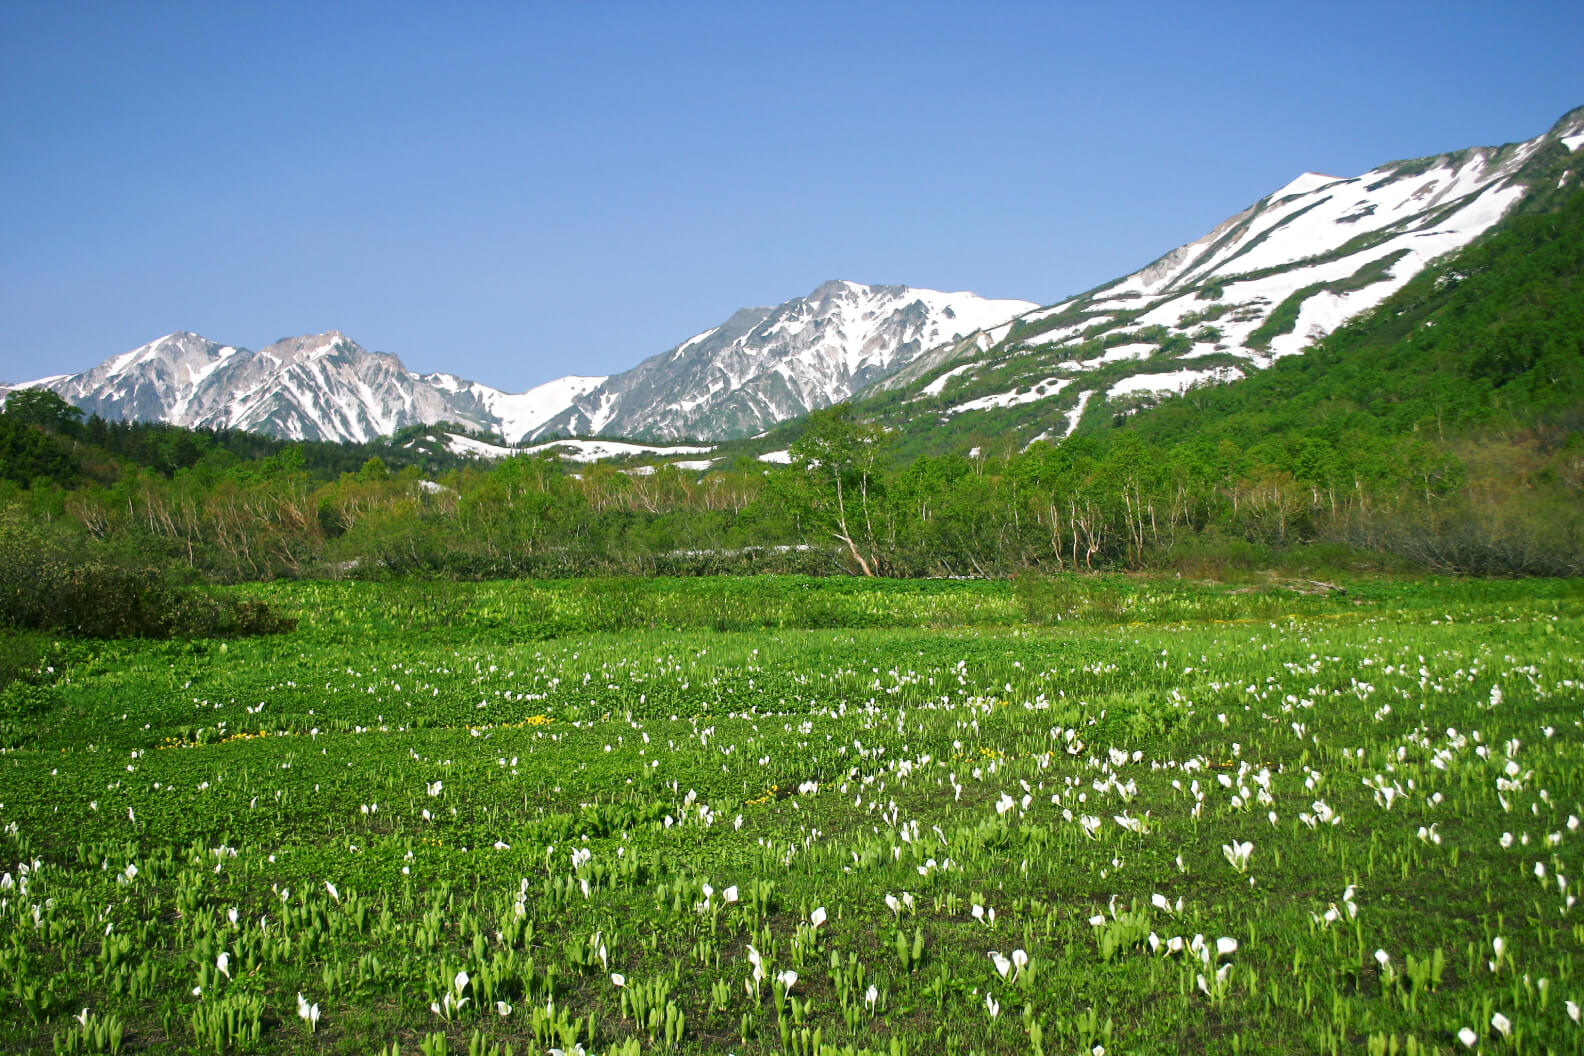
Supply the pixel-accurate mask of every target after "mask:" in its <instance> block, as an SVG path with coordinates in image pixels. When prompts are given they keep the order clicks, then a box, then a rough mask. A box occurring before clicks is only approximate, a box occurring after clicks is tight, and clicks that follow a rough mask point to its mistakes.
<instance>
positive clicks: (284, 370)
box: [27, 330, 603, 441]
mask: <svg viewBox="0 0 1584 1056" xmlns="http://www.w3.org/2000/svg"><path fill="white" fill-rule="evenodd" d="M602 380H603V379H601V378H563V379H561V380H560V381H558V382H554V383H552V384H551V385H550V386H542V387H541V389H535V390H532V391H530V392H527V393H522V394H520V395H510V394H507V393H503V392H500V391H499V390H496V389H492V388H489V387H488V386H485V385H478V384H476V383H474V382H470V381H465V380H463V379H461V378H457V377H455V376H453V375H450V374H415V373H413V372H412V371H409V370H408V369H407V368H406V367H404V366H403V365H402V362H401V360H399V359H397V358H396V357H395V356H392V355H387V354H385V353H382V352H369V351H367V350H366V349H364V348H362V347H361V346H360V345H358V344H357V342H355V341H353V340H351V339H350V338H348V337H347V336H346V335H345V334H342V333H340V332H338V331H334V330H332V331H330V332H328V333H324V334H318V335H314V336H311V337H293V338H286V339H284V340H281V341H277V342H275V343H274V344H273V345H270V346H269V347H268V348H265V349H262V350H260V351H258V352H252V351H249V350H248V349H245V348H239V347H237V346H235V345H222V344H219V343H218V342H215V341H210V340H209V339H207V338H204V337H200V336H199V335H197V334H193V333H186V332H180V333H174V334H169V335H167V336H165V337H162V338H160V339H159V340H157V341H152V342H150V343H149V344H146V345H143V346H141V347H139V348H135V349H133V350H132V351H130V352H126V353H123V354H121V355H119V356H116V357H114V358H112V359H109V360H106V361H105V362H104V363H101V364H100V365H99V366H97V367H95V368H93V369H92V370H89V371H86V372H84V373H82V374H72V375H63V376H60V377H54V378H42V379H40V380H38V381H35V382H29V383H27V385H28V386H29V387H35V386H38V387H44V388H49V389H52V390H54V391H55V392H58V393H60V395H61V396H62V397H64V398H65V399H67V400H68V401H70V402H71V403H74V404H76V405H77V406H79V407H81V408H83V410H85V411H88V412H89V413H91V414H97V415H99V416H100V417H103V418H106V419H110V420H130V419H138V420H144V421H165V422H171V423H172V424H175V425H184V426H190V427H199V428H215V429H247V430H251V431H254V432H260V433H269V434H271V435H274V436H280V437H284V438H286V439H290V440H303V439H316V440H340V441H364V440H369V439H372V438H373V437H376V436H383V435H387V434H389V433H393V432H395V431H396V430H397V429H400V428H402V427H403V426H408V425H417V424H428V423H432V422H437V421H450V422H457V423H459V424H461V425H465V426H468V427H470V428H473V429H480V430H487V431H492V430H495V429H498V428H499V427H500V426H501V424H502V422H503V421H510V422H512V423H513V424H514V425H515V426H517V427H519V428H522V429H524V430H526V429H529V428H532V427H533V426H534V425H537V424H538V422H539V421H540V420H541V419H542V418H543V417H544V416H545V415H546V414H549V413H554V412H555V411H557V410H559V409H560V408H561V407H562V406H563V405H564V403H565V401H566V399H568V398H570V396H571V395H574V394H576V393H577V392H579V391H581V390H582V389H583V388H586V387H587V386H588V385H592V384H597V383H598V382H600V381H602ZM542 390H545V391H542Z"/></svg>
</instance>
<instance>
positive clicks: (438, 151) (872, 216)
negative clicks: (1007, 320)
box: [0, 0, 1584, 389]
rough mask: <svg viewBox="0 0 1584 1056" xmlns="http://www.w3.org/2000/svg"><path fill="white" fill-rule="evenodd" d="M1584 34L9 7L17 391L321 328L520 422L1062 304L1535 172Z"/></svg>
mask: <svg viewBox="0 0 1584 1056" xmlns="http://www.w3.org/2000/svg"><path fill="white" fill-rule="evenodd" d="M1581 40H1584V5H1581V4H1578V3H1577V2H1576V0H1574V2H1571V3H1548V2H1533V3H1526V4H1521V5H1496V4H1489V3H1480V4H1465V3H1455V2H1451V3H1449V2H1444V0H1443V2H1438V3H1390V2H1376V3H1369V4H1353V3H1331V4H1325V5H1318V4H1310V5H1284V4H1259V5H1255V4H1230V3H1227V4H1180V3H1173V4H1158V5H1156V4H1148V3H1135V4H1129V5H1099V4H1095V5H1088V4H1084V5H1078V4H1072V5H1065V4H1026V5H1025V4H995V3H980V4H966V3H965V4H954V5H948V4H933V3H913V4H905V5H893V4H886V3H860V4H845V5H826V4H820V3H797V4H742V3H723V4H689V3H681V2H678V3H664V4H653V3H646V4H631V5H628V4H620V3H611V4H602V5H584V4H565V3H563V4H528V3H515V4H502V5H498V6H497V5H489V4H482V3H479V4H470V5H458V7H457V8H456V10H455V11H454V12H453V11H442V10H441V5H433V4H403V3H390V2H386V3H377V4H352V3H315V4H300V5H299V4H289V3H274V4H214V3H205V4H190V5H188V4H178V3H123V4H104V3H92V4H78V3H30V2H24V0H9V2H8V3H6V4H4V5H3V6H0V150H3V158H4V162H3V164H0V225H3V227H0V229H3V231H4V237H3V239H0V379H5V380H21V379H24V378H32V377H37V376H40V375H44V374H52V373H61V372H67V371H76V370H83V369H86V368H88V367H90V366H92V365H94V364H96V363H98V362H99V361H100V360H103V359H105V358H107V357H109V356H111V355H114V354H116V353H119V352H123V351H126V350H127V349H130V348H132V347H135V346H136V345H138V344H141V343H143V342H145V341H148V340H151V339H153V338H155V337H158V336H160V335H161V334H164V333H167V332H170V331H172V330H177V329H186V330H195V331H197V332H199V333H201V334H204V335H205V336H207V337H211V338H214V339H216V340H220V341H225V342H229V343H233V344H240V345H245V346H247V347H250V348H259V347H262V346H263V345H265V344H267V343H269V342H270V341H273V340H275V339H277V338H280V337H284V336H288V335H296V334H304V333H312V332H318V331H322V330H326V329H331V328H336V329H340V330H343V331H345V332H346V333H348V334H349V335H350V336H351V337H353V338H354V339H356V340H357V341H359V342H360V343H362V344H363V345H364V346H365V347H368V348H373V349H380V350H383V351H387V352H393V353H396V354H397V355H400V356H401V357H402V358H403V360H404V361H405V362H406V363H407V365H408V366H409V367H411V368H413V369H416V370H450V371H454V372H456V373H460V374H462V375H464V376H467V377H471V378H475V379H477V380H480V381H484V382H488V383H490V384H494V385H497V386H500V387H502V388H508V389H523V388H527V387H529V386H532V385H535V384H538V383H539V382H542V381H546V380H548V379H550V378H553V377H557V376H560V375H563V374H572V373H582V374H593V373H600V374H603V373H609V372H613V371H617V370H621V369H624V368H626V367H630V366H632V365H634V364H636V363H637V362H638V361H639V360H640V359H642V358H644V357H645V356H648V355H652V354H654V353H656V352H660V351H663V350H664V349H666V348H668V347H670V346H671V345H673V344H675V343H676V342H678V341H680V340H682V339H683V338H686V337H688V336H690V335H691V334H693V333H695V332H697V331H700V330H703V329H706V328H708V327H710V326H713V325H715V324H716V323H718V322H720V321H721V320H723V319H724V318H725V317H726V316H727V315H728V314H730V312H732V311H733V310H734V309H736V308H737V307H740V306H743V305H749V304H774V303H777V302H780V301H783V300H787V299H789V298H791V297H795V296H799V295H801V294H804V293H807V292H808V291H809V290H811V289H812V288H813V287H814V286H816V285H818V284H819V283H820V282H821V281H823V280H825V279H830V278H847V279H854V280H858V281H862V282H875V283H906V284H909V285H914V286H925V287H933V288H936V289H945V290H958V289H971V290H974V291H976V292H978V293H981V294H984V295H986V296H1000V297H1022V298H1026V299H1028V300H1033V301H1039V302H1042V303H1050V302H1053V301H1055V300H1057V299H1059V298H1061V297H1062V296H1064V295H1066V294H1070V293H1075V292H1078V291H1080V290H1083V289H1086V288H1088V287H1090V286H1094V285H1096V284H1098V283H1101V282H1104V281H1106V280H1108V279H1111V278H1114V277H1116V276H1118V275H1120V274H1123V273H1126V272H1128V271H1132V270H1134V269H1136V268H1138V267H1140V266H1142V265H1144V264H1146V263H1148V262H1149V261H1150V260H1152V259H1153V258H1154V257H1156V256H1158V255H1159V254H1161V253H1162V252H1165V251H1166V250H1168V249H1170V248H1172V247H1173V246H1175V245H1177V244H1179V243H1182V242H1185V241H1189V240H1192V239H1194V238H1197V237H1199V236H1200V235H1202V234H1203V233H1205V232H1206V231H1207V230H1208V229H1209V228H1210V227H1212V226H1213V225H1215V224H1216V223H1218V222H1220V221H1221V220H1222V219H1224V218H1226V217H1227V216H1228V215H1230V214H1232V213H1234V212H1236V211H1238V210H1239V209H1242V208H1243V207H1245V206H1247V205H1249V204H1251V203H1252V202H1254V201H1255V200H1257V199H1258V198H1260V197H1262V196H1263V195H1265V194H1267V193H1269V192H1270V191H1272V190H1274V189H1276V188H1277V187H1279V186H1281V185H1283V184H1285V183H1286V182H1287V181H1288V180H1290V179H1291V178H1292V177H1294V176H1296V175H1297V174H1298V173H1300V172H1302V171H1305V170H1315V171H1320V172H1327V173H1330V174H1333V175H1341V176H1347V175H1356V174H1358V173H1360V172H1363V171H1365V170H1367V169H1369V168H1371V167H1373V166H1375V165H1377V164H1379V163H1381V162H1384V161H1388V160H1393V159H1396V158H1402V157H1412V156H1417V155H1421V154H1429V153H1435V152H1438V151H1443V150H1451V149H1457V148H1460V147H1464V146H1470V145H1476V144H1495V143H1504V142H1509V141H1514V140H1520V139H1526V138H1529V137H1531V136H1534V135H1537V134H1539V133H1541V132H1543V131H1544V130H1545V129H1547V128H1548V127H1550V125H1551V124H1552V122H1554V121H1555V120H1556V119H1557V118H1558V117H1560V116H1561V115H1562V114H1563V113H1564V112H1565V111H1567V110H1569V109H1571V108H1572V107H1575V106H1579V105H1581V104H1584V62H1581V61H1580V58H1581V54H1584V52H1581V50H1580V41H1581Z"/></svg>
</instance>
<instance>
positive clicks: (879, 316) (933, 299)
mask: <svg viewBox="0 0 1584 1056" xmlns="http://www.w3.org/2000/svg"><path fill="white" fill-rule="evenodd" d="M1031 307H1033V305H1032V304H1030V303H1029V302H1027V301H1009V300H1002V301H991V300H985V299H984V298H981V297H978V296H976V295H974V294H972V293H939V292H937V291H935V290H920V289H913V288H911V287H907V286H864V285H861V284H859V283H856V282H846V281H841V280H837V281H833V282H827V283H825V284H823V285H822V286H820V287H818V288H817V289H815V290H814V291H813V292H812V293H810V294H809V295H808V296H807V297H799V298H796V299H794V300H791V301H787V302H786V303H785V304H782V305H779V306H778V307H775V308H744V309H742V310H740V311H738V312H737V313H736V314H734V315H733V316H732V317H731V318H730V319H728V320H726V322H724V323H722V324H721V325H720V326H717V327H715V328H713V329H711V330H706V331H704V332H703V333H701V334H697V335H695V336H693V337H691V338H689V339H688V340H686V341H684V342H682V343H681V344H680V345H677V346H676V347H675V348H673V349H670V350H669V351H666V352H662V353H661V354H660V355H657V356H653V357H651V358H649V359H647V360H645V361H644V362H642V363H640V364H639V365H638V366H636V367H634V368H633V369H632V370H629V371H626V372H624V373H621V374H617V375H614V376H612V377H610V378H608V379H607V380H606V381H605V382H604V384H602V385H600V386H598V387H596V388H593V389H591V390H590V391H589V392H587V393H586V394H585V395H583V396H581V397H580V398H578V399H576V400H575V401H573V403H572V405H571V406H570V407H568V408H567V410H565V411H564V412H562V413H561V414H559V415H557V416H556V417H554V418H551V419H550V420H549V421H547V422H546V423H545V424H544V425H542V426H540V427H539V428H538V429H536V430H534V431H533V432H532V433H531V434H530V435H531V436H532V437H540V436H547V435H555V434H559V435H567V436H631V437H643V438H650V439H661V440H671V439H679V438H683V437H688V438H697V439H706V440H726V439H732V438H734V437H740V436H749V435H752V434H754V433H758V432H761V431H763V430H765V429H768V428H769V427H771V426H773V425H775V424H777V423H779V422H783V421H786V420H787V419H789V418H796V417H798V416H800V415H803V414H806V413H807V412H809V411H811V410H816V409H818V408H821V407H828V406H830V405H831V404H833V403H840V402H841V401H842V400H845V399H847V398H848V397H849V396H851V395H852V394H853V393H855V392H858V391H860V390H861V389H863V388H864V387H866V386H868V385H870V384H873V383H874V382H876V381H878V380H880V379H882V378H884V377H886V376H888V375H889V374H891V373H892V372H894V371H896V370H899V369H901V368H903V367H905V366H906V365H907V364H909V363H911V362H913V361H914V360H915V359H917V358H918V357H919V356H920V355H922V354H924V353H925V352H926V351H928V350H929V349H931V348H934V347H935V346H937V345H939V344H941V343H943V342H946V341H951V340H954V339H955V338H957V337H960V336H962V335H965V334H970V333H973V332H975V331H977V330H980V329H983V328H984V327H986V326H993V325H995V324H997V323H1000V322H1003V321H1004V320H1006V319H1008V318H1011V317H1012V316H1013V315H1016V314H1017V313H1018V312H1021V311H1027V310H1028V309H1029V308H1031Z"/></svg>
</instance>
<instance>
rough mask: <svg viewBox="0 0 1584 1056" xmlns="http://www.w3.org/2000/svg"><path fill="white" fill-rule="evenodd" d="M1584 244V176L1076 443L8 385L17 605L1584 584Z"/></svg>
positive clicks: (852, 422) (8, 532)
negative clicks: (1419, 574) (558, 443)
mask: <svg viewBox="0 0 1584 1056" xmlns="http://www.w3.org/2000/svg"><path fill="white" fill-rule="evenodd" d="M1581 265H1584V195H1580V194H1577V193H1575V194H1572V195H1571V196H1569V197H1567V198H1565V199H1563V200H1561V201H1557V202H1555V203H1554V204H1553V207H1552V209H1551V211H1548V212H1541V213H1534V214H1530V215H1525V216H1521V217H1517V218H1515V219H1514V220H1512V221H1511V222H1509V223H1507V224H1505V225H1503V226H1502V227H1501V228H1500V229H1499V230H1498V231H1497V232H1496V233H1494V234H1493V235H1491V236H1489V237H1487V238H1486V239H1484V240H1482V241H1481V242H1479V243H1477V244H1476V245H1475V246H1473V247H1471V248H1470V249H1469V250H1467V251H1465V252H1463V253H1462V254H1460V255H1458V256H1456V257H1454V258H1452V259H1449V260H1446V261H1443V262H1440V263H1439V264H1438V265H1436V266H1433V267H1431V268H1428V269H1426V270H1425V271H1423V272H1422V273H1421V274H1420V276H1419V277H1418V278H1416V279H1415V280H1414V281H1413V282H1411V283H1410V284H1408V285H1407V286H1406V287H1405V288H1404V289H1403V290H1401V291H1399V292H1398V293H1397V294H1396V295H1395V296H1393V297H1392V298H1390V299H1389V300H1387V301H1386V302H1385V303H1384V304H1383V305H1382V306H1381V307H1379V308H1378V309H1376V310H1375V311H1373V312H1371V313H1370V314H1368V315H1367V316H1365V317H1363V318H1361V319H1359V320H1357V321H1355V322H1354V323H1353V324H1351V325H1349V326H1347V327H1345V328H1343V329H1341V330H1339V331H1338V332H1336V333H1335V334H1333V335H1331V336H1330V337H1329V338H1327V339H1326V340H1324V341H1323V342H1322V343H1320V344H1319V345H1318V347H1316V348H1315V349H1314V350H1312V351H1311V352H1309V353H1308V354H1306V355H1303V356H1298V357H1292V358H1289V359H1285V360H1282V361H1279V362H1278V363H1277V364H1275V365H1274V366H1273V367H1272V368H1271V369H1269V370H1267V371H1264V372H1262V373H1259V374H1257V375H1256V376H1254V377H1252V378H1249V379H1247V380H1245V381H1242V382H1240V383H1237V384H1234V385H1227V386H1221V387H1217V388H1208V389H1200V390H1193V391H1190V392H1188V393H1186V394H1184V395H1182V396H1180V397H1175V398H1171V399H1168V400H1165V401H1164V402H1162V403H1161V404H1160V405H1159V406H1157V407H1155V408H1153V409H1150V410H1147V411H1144V412H1142V413H1138V414H1133V415H1116V416H1112V417H1110V418H1107V419H1105V420H1102V421H1100V422H1098V423H1096V422H1094V421H1092V420H1091V422H1090V423H1089V425H1088V426H1087V427H1086V428H1084V429H1081V430H1080V431H1079V432H1078V433H1077V434H1076V435H1075V436H1073V437H1072V438H1070V439H1068V440H1066V441H1064V442H1061V443H1059V444H1056V445H1052V444H1049V443H1045V442H1040V443H1036V444H1034V445H1032V446H1031V447H1029V448H1027V449H1026V450H1018V449H1015V448H1009V449H1006V450H997V449H996V448H995V446H994V445H993V444H988V445H986V447H985V449H984V450H985V453H984V454H982V455H980V456H978V457H966V456H964V455H961V454H944V455H942V454H926V453H920V445H921V443H922V442H923V441H922V440H921V434H923V433H927V431H928V427H927V423H923V425H921V426H920V427H916V428H913V429H911V430H910V429H909V428H907V427H901V428H887V427H886V426H885V425H883V424H881V422H880V421H879V420H878V419H877V418H876V416H875V415H873V414H870V413H868V411H867V410H866V405H865V404H864V403H863V402H861V401H860V402H858V403H856V404H854V405H851V406H848V405H842V406H837V407H834V408H830V409H827V410H824V411H820V412H816V413H815V414H813V415H810V416H809V417H808V418H806V419H804V420H802V421H800V422H798V423H795V424H794V425H791V426H789V427H787V428H785V429H783V430H782V431H781V432H780V433H778V434H777V436H778V437H781V438H783V439H785V440H788V441H790V451H791V456H792V458H791V462H790V464H787V465H767V464H765V463H762V462H759V461H757V460H755V459H753V458H752V457H749V456H747V455H743V456H741V457H738V458H736V459H735V461H733V462H732V463H731V464H729V465H728V464H724V463H722V464H718V465H717V467H716V468H715V469H713V470H712V471H710V472H708V473H705V474H702V475H701V474H698V473H690V472H683V471H681V470H679V469H677V468H676V467H674V466H669V465H662V466H659V467H658V468H657V467H654V466H642V467H640V466H636V465H613V464H609V463H600V464H594V465H589V466H576V465H569V464H564V463H562V462H560V461H559V460H557V459H555V458H553V457H549V456H541V457H527V456H522V457H517V458H511V459H506V460H503V461H499V462H494V463H487V462H480V461H468V460H463V459H458V458H454V457H450V456H444V455H436V454H433V453H427V452H426V451H425V449H424V448H423V445H422V444H421V443H417V441H421V440H422V437H423V432H424V431H423V430H422V429H414V430H408V431H407V432H406V433H404V434H401V435H398V436H396V437H393V438H390V439H388V440H386V441H383V442H381V443H378V444H371V445H362V446H357V445H336V444H322V443H312V444H292V443H287V442H284V441H279V440H271V439H267V438H264V437H258V436H252V435H249V434H244V433H214V432H195V431H191V430H186V429H180V428H176V427H173V426H167V425H151V424H127V423H111V422H106V421H103V420H101V419H98V418H89V419H87V420H84V418H83V415H82V413H81V412H80V411H79V410H77V409H76V408H73V407H71V406H70V405H68V404H66V403H65V402H64V401H62V400H61V399H59V398H58V397H56V396H54V395H53V394H50V393H47V392H43V391H22V392H17V393H14V394H12V396H11V398H10V400H9V401H8V402H7V404H6V405H5V409H4V411H3V413H0V568H4V569H5V570H6V571H5V572H3V573H0V578H3V579H4V580H5V582H4V583H3V584H0V590H3V591H4V592H5V605H4V607H3V611H6V612H8V613H11V614H12V619H13V622H23V623H34V624H38V625H51V624H52V623H58V622H60V618H56V617H49V616H46V615H44V614H42V613H41V611H39V610H41V609H42V608H47V607H48V606H42V605H41V604H37V603H31V608H30V605H29V604H24V602H25V600H26V599H29V598H32V599H40V598H54V599H59V598H61V597H64V596H66V595H67V594H70V591H68V590H66V589H65V588H64V587H62V584H63V583H66V582H68V581H70V580H71V578H72V577H73V576H77V577H78V578H81V576H82V575H83V573H82V571H81V570H82V569H83V568H85V567H89V566H92V567H94V568H97V569H100V570H101V572H102V574H104V575H109V574H110V572H109V571H108V570H119V571H118V572H117V573H116V574H117V575H120V576H122V578H127V577H128V576H130V577H131V579H133V580H136V579H138V578H139V577H141V578H142V579H144V580H158V581H159V582H162V583H170V584H174V585H175V586H176V587H184V586H190V585H197V584H203V583H236V582H243V581H260V580H272V579H280V578H381V577H389V576H428V577H447V578H463V579H486V578H503V577H504V578H510V577H565V576H584V575H635V574H642V575H646V574H679V575H694V574H710V573H722V572H800V573H810V574H856V575H879V576H894V577H922V576H957V577H986V576H1006V575H1013V574H1019V573H1036V574H1038V573H1050V572H1063V571H1075V570H1076V571H1086V570H1149V569H1157V570H1167V571H1176V572H1179V573H1182V574H1184V575H1193V576H1206V577H1224V576H1226V575H1228V574H1236V573H1239V572H1247V571H1248V570H1251V569H1255V568H1271V567H1284V568H1288V569H1290V570H1292V571H1307V572H1311V573H1313V574H1316V575H1320V574H1324V573H1325V572H1326V571H1327V570H1331V569H1337V568H1344V569H1355V570H1358V569H1369V568H1377V569H1380V568H1385V569H1424V570H1430V571H1437V572H1452V573H1468V574H1485V575H1577V574H1580V573H1581V572H1584V502H1581V501H1580V499H1581V490H1580V489H1581V486H1584V401H1581V395H1584V292H1581V289H1580V283H1579V275H1580V272H1581V270H1584V268H1581ZM794 438H795V439H794ZM173 589H174V588H173ZM90 593H91V592H90ZM59 604H66V603H65V602H59ZM57 607H58V606H57ZM26 612H32V613H34V615H32V616H19V615H18V614H19V613H26ZM213 618H216V619H218V618H219V617H213ZM235 618H237V617H235V616H234V614H233V616H232V617H226V619H235ZM67 622H68V623H69V622H70V620H69V619H67ZM222 622H224V620H222ZM246 622H247V620H246V619H245V618H241V624H240V625H245V624H246Z"/></svg>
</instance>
